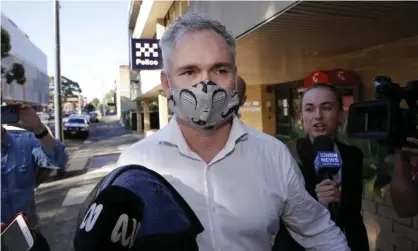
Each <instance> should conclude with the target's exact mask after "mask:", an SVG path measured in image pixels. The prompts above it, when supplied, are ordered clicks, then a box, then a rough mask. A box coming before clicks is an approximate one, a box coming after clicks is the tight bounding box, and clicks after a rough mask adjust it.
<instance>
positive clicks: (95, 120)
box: [89, 112, 99, 123]
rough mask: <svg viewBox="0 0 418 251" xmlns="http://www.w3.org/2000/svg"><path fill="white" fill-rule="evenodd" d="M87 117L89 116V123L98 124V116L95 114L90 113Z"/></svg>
mask: <svg viewBox="0 0 418 251" xmlns="http://www.w3.org/2000/svg"><path fill="white" fill-rule="evenodd" d="M89 115H90V121H91V122H95V123H97V122H99V116H98V114H97V113H96V112H90V113H89Z"/></svg>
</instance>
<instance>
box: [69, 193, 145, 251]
mask: <svg viewBox="0 0 418 251" xmlns="http://www.w3.org/2000/svg"><path fill="white" fill-rule="evenodd" d="M143 212H144V202H143V200H142V199H141V198H140V197H138V196H137V195H136V194H135V193H134V192H132V191H130V190H129V189H127V188H123V187H120V186H115V185H112V186H109V187H108V188H106V189H104V190H103V191H102V192H100V194H99V195H98V196H97V198H96V199H95V200H94V202H93V203H92V204H91V206H90V208H89V210H88V211H87V213H86V215H85V216H84V219H83V221H82V223H81V224H80V226H79V231H77V233H76V236H75V238H74V250H75V251H96V250H97V251H98V250H100V251H106V250H109V251H124V250H131V249H132V247H133V245H134V242H135V238H136V235H137V233H138V230H139V229H140V228H141V221H142V218H143Z"/></svg>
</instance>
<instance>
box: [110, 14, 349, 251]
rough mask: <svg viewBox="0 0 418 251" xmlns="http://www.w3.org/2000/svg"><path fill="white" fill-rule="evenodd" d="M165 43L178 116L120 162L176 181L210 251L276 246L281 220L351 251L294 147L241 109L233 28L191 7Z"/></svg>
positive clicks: (298, 234)
mask: <svg viewBox="0 0 418 251" xmlns="http://www.w3.org/2000/svg"><path fill="white" fill-rule="evenodd" d="M160 45H161V48H162V51H163V61H164V70H163V71H162V73H161V83H162V86H163V88H164V91H165V93H166V96H167V97H168V99H169V106H170V109H171V111H173V113H174V114H175V116H174V117H173V118H172V119H171V121H170V123H169V124H168V125H167V126H165V127H164V128H163V129H161V130H159V131H158V132H156V133H155V134H154V135H152V136H150V137H148V138H146V139H144V140H142V141H140V142H138V143H136V144H134V145H132V146H131V147H129V148H128V149H126V150H125V151H124V152H123V153H122V154H121V156H120V158H119V161H118V165H120V166H121V165H128V164H141V165H144V166H145V167H147V168H149V169H151V170H154V171H156V172H158V173H159V174H161V175H162V176H163V177H164V178H166V179H167V180H168V181H169V182H170V183H171V184H172V185H173V186H174V188H176V189H177V191H178V192H179V193H180V194H181V195H182V196H183V197H184V198H185V200H186V201H187V202H188V203H189V205H190V206H191V208H192V209H193V210H194V211H195V213H196V215H197V216H198V217H199V219H200V221H201V222H202V224H203V226H204V227H205V230H204V232H203V233H202V234H200V235H199V236H198V239H197V242H198V245H199V249H200V250H201V251H215V250H216V251H218V250H222V251H268V250H271V235H272V233H273V232H275V231H276V230H277V226H278V225H279V220H280V219H281V220H283V221H284V222H285V223H286V225H287V227H288V228H289V230H290V232H291V234H292V236H293V237H294V238H295V240H297V241H298V242H299V243H300V244H301V245H302V246H304V247H305V248H308V249H310V250H318V251H333V250H335V251H347V250H349V248H348V247H347V243H346V240H345V237H344V235H343V234H342V233H341V231H340V230H339V228H337V227H336V226H335V224H334V223H333V222H332V221H331V220H330V216H329V213H328V211H327V210H326V208H325V207H323V206H322V205H321V204H319V203H318V202H317V201H315V200H314V199H313V198H311V197H310V195H309V194H308V193H307V192H306V191H305V186H304V180H303V177H302V174H301V172H300V171H299V168H298V167H297V165H296V163H295V161H294V160H293V158H292V156H291V155H290V153H289V151H288V149H287V148H286V146H285V145H284V144H283V143H282V142H280V141H279V140H277V139H275V138H273V137H271V136H269V135H267V134H264V133H262V132H260V131H257V130H256V129H253V128H251V127H248V126H245V125H243V124H242V123H241V121H240V120H239V119H238V118H237V117H236V115H235V114H236V109H238V107H239V99H238V94H237V90H236V84H235V79H236V67H235V40H234V38H233V37H232V36H231V34H229V33H228V32H227V31H226V29H225V27H224V26H223V25H222V24H220V23H219V22H217V21H211V20H206V19H204V18H202V17H200V16H198V15H193V14H187V15H185V16H183V17H180V18H177V19H176V21H175V22H174V23H173V24H172V25H171V26H170V28H169V29H168V30H167V31H166V32H165V34H164V36H163V37H162V38H161V41H160Z"/></svg>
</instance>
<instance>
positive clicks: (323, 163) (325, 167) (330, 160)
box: [313, 136, 341, 180]
mask: <svg viewBox="0 0 418 251" xmlns="http://www.w3.org/2000/svg"><path fill="white" fill-rule="evenodd" d="M313 146H314V149H315V152H316V157H315V162H314V166H315V172H316V174H317V175H319V176H327V177H328V178H329V179H330V180H334V175H336V174H337V173H338V172H339V171H340V169H341V158H340V155H339V154H338V152H336V151H335V150H334V141H333V140H332V139H331V138H330V137H327V136H318V137H316V138H315V139H314V141H313Z"/></svg>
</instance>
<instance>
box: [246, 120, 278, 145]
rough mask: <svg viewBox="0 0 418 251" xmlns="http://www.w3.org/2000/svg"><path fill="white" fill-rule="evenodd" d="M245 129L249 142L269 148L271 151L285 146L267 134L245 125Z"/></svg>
mask: <svg viewBox="0 0 418 251" xmlns="http://www.w3.org/2000/svg"><path fill="white" fill-rule="evenodd" d="M245 127H246V130H247V133H248V139H249V140H250V141H253V142H254V143H258V144H262V145H265V146H268V147H271V148H272V150H273V149H282V148H286V145H285V144H284V143H283V142H282V141H281V140H279V139H277V138H275V137H273V136H271V135H269V134H267V133H264V132H261V131H259V130H257V129H255V128H253V127H250V126H247V125H245Z"/></svg>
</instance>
